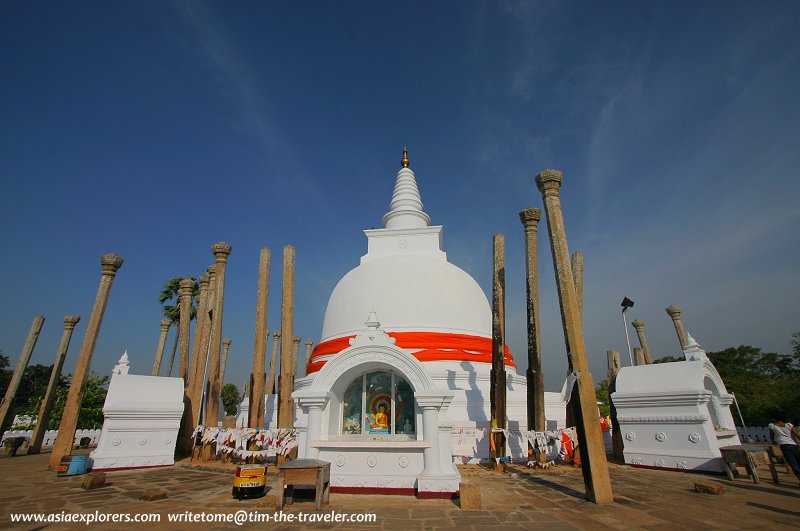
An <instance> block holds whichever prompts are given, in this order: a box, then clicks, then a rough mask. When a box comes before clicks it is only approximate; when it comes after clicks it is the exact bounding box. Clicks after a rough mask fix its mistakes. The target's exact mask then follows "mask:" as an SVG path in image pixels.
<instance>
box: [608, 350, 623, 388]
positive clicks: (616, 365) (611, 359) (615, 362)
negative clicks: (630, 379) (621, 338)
mask: <svg viewBox="0 0 800 531" xmlns="http://www.w3.org/2000/svg"><path fill="white" fill-rule="evenodd" d="M606 357H607V358H608V372H606V380H607V381H608V385H611V381H612V380H613V379H614V378H616V377H617V374H619V370H620V368H622V364H621V363H620V358H619V352H617V351H616V350H606Z"/></svg>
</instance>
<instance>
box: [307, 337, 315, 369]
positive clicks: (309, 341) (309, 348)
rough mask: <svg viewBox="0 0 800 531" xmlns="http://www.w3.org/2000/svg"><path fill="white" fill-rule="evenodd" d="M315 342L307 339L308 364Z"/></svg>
mask: <svg viewBox="0 0 800 531" xmlns="http://www.w3.org/2000/svg"><path fill="white" fill-rule="evenodd" d="M313 344H314V342H313V341H311V340H310V339H306V365H308V360H310V359H311V345H313Z"/></svg>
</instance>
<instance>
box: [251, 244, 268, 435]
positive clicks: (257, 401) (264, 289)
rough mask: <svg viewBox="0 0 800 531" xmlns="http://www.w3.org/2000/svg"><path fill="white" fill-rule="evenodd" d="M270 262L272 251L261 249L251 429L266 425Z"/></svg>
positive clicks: (252, 375)
mask: <svg viewBox="0 0 800 531" xmlns="http://www.w3.org/2000/svg"><path fill="white" fill-rule="evenodd" d="M269 261H270V250H269V248H267V247H264V248H263V249H261V254H260V255H259V259H258V292H257V293H256V339H255V345H254V346H253V372H252V374H251V375H250V395H249V398H248V404H249V405H248V417H249V418H248V420H247V423H248V424H247V425H248V426H249V427H250V428H258V427H261V426H263V425H264V387H265V384H266V381H265V380H266V377H267V375H266V374H265V371H264V369H265V365H266V362H267V339H268V338H269V330H267V306H268V302H269V265H270V264H269Z"/></svg>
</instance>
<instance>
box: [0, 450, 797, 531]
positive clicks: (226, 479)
mask: <svg viewBox="0 0 800 531" xmlns="http://www.w3.org/2000/svg"><path fill="white" fill-rule="evenodd" d="M48 457H49V454H41V455H30V456H27V455H23V456H18V457H13V458H0V529H48V530H51V529H79V528H84V529H93V530H94V529H122V528H131V529H136V528H139V529H146V530H148V531H149V530H150V529H202V530H213V529H237V528H238V529H241V528H245V529H248V528H259V529H278V530H283V529H287V530H288V529H292V530H297V529H361V530H377V529H382V530H383V529H391V530H393V531H401V530H410V529H431V530H433V529H447V528H449V529H455V528H457V529H460V530H464V531H466V530H469V529H481V530H487V529H535V528H543V527H551V528H554V529H598V528H612V529H684V528H689V529H700V528H703V529H707V528H711V529H770V530H775V529H786V528H800V488H798V482H797V480H796V478H794V477H793V476H789V475H788V474H786V473H785V471H783V470H781V471H780V479H781V485H775V484H774V483H772V482H771V481H770V480H769V474H768V473H767V471H766V470H765V469H762V470H761V473H760V477H761V483H760V484H759V485H755V484H753V483H751V482H749V481H747V480H746V479H737V480H736V481H733V482H731V481H728V480H727V479H725V478H723V477H718V476H707V475H696V474H686V473H679V472H666V471H655V470H643V469H634V468H629V467H625V466H619V465H614V464H612V465H610V466H611V478H612V481H613V489H614V495H615V499H616V503H614V504H611V505H606V506H596V505H594V504H591V503H588V502H586V501H585V500H584V498H583V479H582V476H581V473H580V470H577V469H573V468H568V467H554V468H551V469H548V470H546V471H530V470H528V469H526V468H524V467H520V466H512V467H509V470H508V471H507V472H506V473H503V474H498V473H495V472H491V471H488V470H485V469H483V468H481V467H478V466H465V467H461V468H460V470H461V472H462V476H463V478H464V480H466V481H470V482H474V483H477V484H478V485H479V486H480V489H481V496H482V500H483V504H482V509H481V510H473V511H467V510H462V509H460V508H459V506H458V501H450V500H418V499H416V498H414V497H409V496H377V495H374V496H363V495H346V494H335V493H334V494H332V495H331V503H330V506H329V507H328V508H326V510H325V511H324V512H330V511H336V512H337V513H360V512H369V513H375V514H376V515H377V521H376V522H375V523H370V524H355V523H338V524H337V523H316V524H313V525H312V524H308V523H305V524H299V523H295V524H288V523H283V524H280V523H251V524H246V525H244V526H242V527H239V526H236V525H234V524H232V523H229V524H225V523H221V524H220V523H217V524H213V523H212V524H209V523H205V524H200V523H196V524H186V523H184V524H175V523H169V522H168V521H167V516H166V515H167V514H168V513H184V512H186V511H194V512H202V511H205V512H207V513H211V512H215V513H235V512H236V511H237V510H240V509H244V510H246V511H252V510H261V511H263V512H265V513H269V514H274V503H275V498H274V495H273V494H268V495H267V496H265V497H264V498H261V499H258V500H243V501H237V500H234V499H232V498H231V496H230V488H231V477H232V470H231V469H230V468H229V467H230V465H228V467H227V468H226V467H224V466H220V465H217V466H202V467H201V466H195V465H191V464H179V465H178V466H175V467H170V468H163V469H153V470H141V471H122V472H111V473H108V474H107V485H106V486H105V487H103V488H100V489H96V490H92V491H83V490H81V488H80V485H81V481H82V478H81V477H80V476H72V477H57V476H56V474H55V473H54V472H51V471H48V470H47V460H48ZM268 477H269V485H270V486H271V487H272V488H273V489H274V485H275V475H274V471H273V470H272V469H270V472H269V475H268ZM695 482H703V483H710V484H718V485H723V486H724V488H725V493H724V494H722V495H720V496H714V495H709V494H699V493H696V492H694V491H693V489H692V487H693V485H694V483H695ZM160 489H164V490H166V491H167V492H168V493H169V496H168V497H167V498H166V499H163V500H158V501H151V502H148V501H141V500H140V499H139V498H140V497H141V495H142V494H143V493H145V492H147V491H152V490H160ZM62 511H66V512H70V513H86V512H91V513H94V512H95V511H99V512H101V513H130V514H142V513H159V514H161V515H162V517H161V523H160V524H152V523H149V524H141V523H136V524H126V525H121V524H92V525H89V526H86V525H85V524H63V523H50V524H12V523H11V521H10V514H11V513H35V512H39V513H47V514H60V513H61V512H62ZM287 512H288V513H291V514H295V515H297V516H295V517H296V518H298V517H299V514H300V513H303V514H306V515H311V514H318V513H316V511H314V505H313V502H312V501H298V502H296V503H295V504H294V505H292V506H288V507H287Z"/></svg>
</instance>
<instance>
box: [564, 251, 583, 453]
mask: <svg viewBox="0 0 800 531" xmlns="http://www.w3.org/2000/svg"><path fill="white" fill-rule="evenodd" d="M571 264H572V282H573V283H574V284H575V298H576V300H577V301H578V303H577V304H578V322H579V323H580V326H581V330H583V253H581V252H578V251H576V252H574V253H572V262H571ZM567 355H569V347H568V348H567ZM569 370H570V372H572V371H574V370H575V369H574V367H573V364H572V361H571V360H570V361H569ZM579 400H580V399H579V398H578V394H577V393H572V395H571V396H570V399H569V403H567V426H574V425H575V422H576V417H577V416H578V415H577V414H576V413H575V412H576V411H577V408H578V407H580V405H579V404H578V401H579ZM580 457H581V451H580V448H576V449H575V455H574V457H573V458H574V459H575V460H576V461H580Z"/></svg>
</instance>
